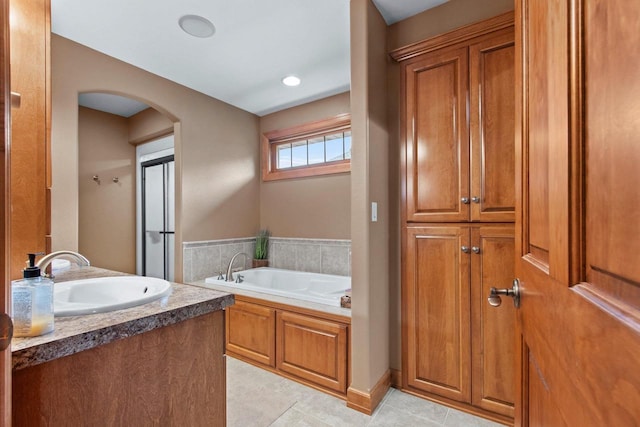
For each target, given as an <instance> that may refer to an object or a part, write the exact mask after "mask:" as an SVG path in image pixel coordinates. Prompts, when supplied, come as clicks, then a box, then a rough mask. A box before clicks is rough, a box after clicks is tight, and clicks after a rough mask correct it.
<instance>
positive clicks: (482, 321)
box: [471, 225, 516, 417]
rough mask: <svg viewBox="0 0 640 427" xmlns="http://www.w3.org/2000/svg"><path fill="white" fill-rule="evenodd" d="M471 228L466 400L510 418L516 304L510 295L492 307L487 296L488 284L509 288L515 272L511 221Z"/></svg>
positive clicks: (513, 375) (514, 392)
mask: <svg viewBox="0 0 640 427" xmlns="http://www.w3.org/2000/svg"><path fill="white" fill-rule="evenodd" d="M471 233H472V236H471V241H472V244H473V246H474V248H475V249H476V250H474V251H473V253H472V254H471V300H472V306H471V327H472V330H471V333H472V340H471V347H472V350H473V373H472V377H473V390H472V403H473V404H474V405H475V406H478V407H480V408H482V409H486V410H488V411H492V412H496V413H498V414H502V415H506V416H508V417H513V415H514V408H513V402H514V399H515V394H516V390H515V385H516V384H515V349H516V343H515V333H514V329H515V326H516V325H515V321H516V309H515V307H514V306H513V301H512V299H511V298H508V297H503V298H502V304H500V306H499V307H492V306H491V305H489V303H488V302H487V296H488V295H489V291H490V289H491V288H492V287H495V288H510V287H511V284H512V281H513V278H514V277H515V272H514V261H513V254H514V250H515V247H514V244H515V243H514V226H513V225H504V226H480V227H474V228H473V229H472V232H471Z"/></svg>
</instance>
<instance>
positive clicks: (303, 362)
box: [226, 295, 350, 398]
mask: <svg viewBox="0 0 640 427" xmlns="http://www.w3.org/2000/svg"><path fill="white" fill-rule="evenodd" d="M226 316H227V317H226V320H227V322H226V328H227V329H226V331H227V348H226V350H227V354H229V355H230V356H233V357H237V358H239V359H241V360H244V361H247V362H249V363H253V364H255V365H257V366H260V367H263V368H265V369H268V370H270V371H272V372H275V373H278V374H280V375H282V376H286V377H288V378H291V379H294V380H296V381H299V382H302V383H305V384H308V385H310V386H312V387H315V388H318V389H320V390H324V391H326V392H329V393H330V394H333V395H335V396H338V397H342V398H344V397H346V393H347V387H348V378H349V376H348V375H349V364H348V361H349V328H350V320H349V319H348V318H345V317H343V316H335V315H330V314H327V313H322V312H318V311H315V310H308V309H303V308H300V307H293V306H289V305H284V304H278V303H273V302H271V301H266V300H258V299H254V298H249V297H244V296H242V295H236V303H235V305H234V306H232V307H229V308H228V309H227V315H226Z"/></svg>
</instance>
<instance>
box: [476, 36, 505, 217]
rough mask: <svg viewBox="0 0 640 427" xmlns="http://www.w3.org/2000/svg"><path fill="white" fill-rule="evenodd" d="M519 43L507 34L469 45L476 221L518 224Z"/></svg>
mask: <svg viewBox="0 0 640 427" xmlns="http://www.w3.org/2000/svg"><path fill="white" fill-rule="evenodd" d="M514 69H515V44H514V36H513V32H511V31H509V32H506V33H505V32H503V33H501V34H498V35H496V36H494V37H492V38H489V39H487V40H483V41H481V42H478V43H475V44H472V45H471V46H470V47H469V81H470V91H469V96H470V103H469V105H470V128H471V131H470V134H469V136H470V143H471V220H472V221H494V222H500V221H504V222H507V221H514V220H515V204H516V200H515V165H516V163H515V127H514V126H515V74H514Z"/></svg>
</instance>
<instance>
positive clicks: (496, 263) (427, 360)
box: [402, 224, 515, 417]
mask: <svg viewBox="0 0 640 427" xmlns="http://www.w3.org/2000/svg"><path fill="white" fill-rule="evenodd" d="M405 242H406V246H405V248H406V249H405V257H404V259H405V264H404V288H403V289H404V292H403V297H402V298H403V307H404V309H403V324H405V325H407V327H408V333H407V334H406V335H405V337H406V339H405V340H404V342H403V347H404V351H403V367H404V369H405V372H404V373H403V377H404V378H406V383H405V384H404V385H403V387H405V388H407V389H408V390H411V391H417V392H420V393H422V392H426V394H428V395H432V394H434V395H438V396H442V397H445V398H447V399H451V400H454V401H457V402H461V403H465V404H471V405H473V406H475V407H478V408H481V409H484V410H487V411H491V412H494V413H497V414H501V415H504V416H507V417H513V399H514V397H515V392H514V390H515V383H514V372H513V366H514V351H515V342H514V327H515V308H514V307H513V304H512V302H511V300H510V299H509V300H505V301H504V302H503V304H502V305H501V306H500V307H497V308H496V307H491V306H490V305H489V304H488V303H487V295H489V289H490V288H491V287H492V286H499V285H500V284H503V283H510V281H511V280H513V277H514V276H513V275H514V271H513V269H514V268H513V266H514V264H513V253H514V228H513V225H510V224H507V225H498V224H496V225H432V226H426V225H425V226H410V227H407V228H406V230H405Z"/></svg>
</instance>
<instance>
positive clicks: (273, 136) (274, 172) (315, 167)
mask: <svg viewBox="0 0 640 427" xmlns="http://www.w3.org/2000/svg"><path fill="white" fill-rule="evenodd" d="M349 130H351V114H349V113H344V114H338V115H336V116H334V117H330V118H328V119H323V120H318V121H315V122H310V123H305V124H303V125H299V126H294V127H290V128H286V129H278V130H274V131H270V132H265V133H263V134H262V138H261V143H260V144H261V151H262V156H261V160H262V180H263V181H276V180H281V179H294V178H304V177H310V176H320V175H331V174H337V173H348V172H351V159H344V160H337V161H333V162H327V163H315V164H311V165H304V166H295V167H290V168H286V169H277V168H276V161H277V160H276V159H277V158H276V148H277V147H278V145H282V144H286V143H291V142H296V141H299V140H303V139H309V138H313V137H318V136H325V135H330V134H332V133H337V132H346V131H349ZM352 147H353V143H352Z"/></svg>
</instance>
